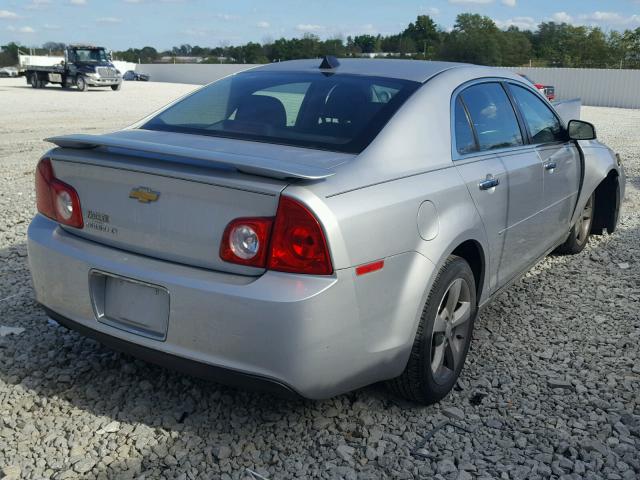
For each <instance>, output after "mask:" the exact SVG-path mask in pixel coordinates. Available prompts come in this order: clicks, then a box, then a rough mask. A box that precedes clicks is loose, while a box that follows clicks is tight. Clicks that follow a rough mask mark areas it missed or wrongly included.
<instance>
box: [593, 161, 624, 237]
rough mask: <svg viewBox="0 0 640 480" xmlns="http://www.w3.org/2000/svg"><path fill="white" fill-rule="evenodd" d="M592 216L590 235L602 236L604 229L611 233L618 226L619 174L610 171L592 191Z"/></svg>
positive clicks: (613, 170)
mask: <svg viewBox="0 0 640 480" xmlns="http://www.w3.org/2000/svg"><path fill="white" fill-rule="evenodd" d="M594 195H595V198H594V203H595V205H594V210H595V211H594V214H593V215H594V216H593V225H592V226H591V233H592V234H594V235H602V232H603V231H604V230H605V229H606V230H607V232H608V233H613V232H614V231H615V230H616V227H617V225H618V217H619V213H620V201H621V198H620V184H619V173H618V172H617V171H616V170H615V169H611V170H610V171H609V173H608V174H607V176H606V177H605V178H604V180H602V181H601V182H600V183H599V184H598V186H597V187H596V189H595V191H594Z"/></svg>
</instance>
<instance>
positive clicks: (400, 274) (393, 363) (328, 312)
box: [28, 215, 433, 399]
mask: <svg viewBox="0 0 640 480" xmlns="http://www.w3.org/2000/svg"><path fill="white" fill-rule="evenodd" d="M28 250H29V263H30V266H31V271H32V277H33V283H34V288H35V292H36V298H37V300H38V302H40V303H41V304H42V305H43V306H44V307H45V308H46V309H47V310H48V311H49V312H50V315H51V316H52V317H53V318H55V319H58V320H60V321H61V323H63V324H68V325H69V326H71V328H74V329H76V330H79V331H81V333H84V334H90V336H94V337H96V338H98V340H100V341H103V342H104V343H105V344H107V345H112V346H114V348H116V349H120V350H123V349H125V350H126V351H130V352H131V353H132V354H134V355H139V356H142V358H145V359H147V360H150V361H152V362H158V363H163V364H165V365H168V366H171V367H173V368H176V367H177V368H180V366H184V365H185V364H191V365H192V366H193V365H196V368H195V371H194V372H193V373H195V374H198V372H199V371H203V370H207V373H206V374H205V376H207V377H208V378H214V379H216V380H218V381H221V382H223V383H229V384H234V385H243V384H247V382H245V381H244V380H246V379H247V378H249V379H251V380H252V381H253V380H255V379H258V380H259V382H257V383H261V384H264V382H265V381H266V382H267V383H270V384H271V385H273V384H276V385H277V386H278V388H276V389H275V390H280V391H282V390H284V391H289V392H291V391H293V392H296V393H298V394H300V395H302V396H304V397H307V398H314V399H319V398H327V397H331V396H334V395H337V394H340V393H343V392H346V391H349V390H353V389H355V388H358V387H361V386H364V385H367V384H371V383H374V382H377V381H380V380H384V379H388V378H392V377H394V376H396V375H398V374H400V373H401V372H402V370H403V368H404V366H405V365H406V361H407V358H408V355H409V352H410V349H411V345H412V342H413V335H414V333H415V327H416V326H417V321H416V319H417V315H418V311H419V310H420V302H421V301H422V294H423V292H424V288H425V285H426V284H427V282H428V281H429V279H430V277H431V274H432V272H433V265H432V264H431V263H430V262H429V261H428V260H426V259H425V258H424V257H422V256H420V255H418V254H416V253H407V254H402V255H398V256H395V257H390V258H388V259H386V260H385V268H384V270H382V271H380V272H377V273H376V274H370V275H366V276H363V277H356V276H355V274H354V272H353V269H344V270H338V271H336V272H335V273H334V275H332V276H327V277H321V276H310V275H292V274H286V273H279V272H270V271H269V272H267V273H265V274H264V275H262V276H260V277H247V276H242V275H234V274H227V273H220V272H215V271H210V270H205V269H201V268H194V267H188V266H184V265H180V264H175V263H170V262H166V261H161V260H157V259H153V258H149V257H145V256H141V255H135V254H131V253H129V252H125V251H122V250H118V249H114V248H111V247H107V246H104V245H101V244H98V243H94V242H91V241H88V240H86V239H82V238H79V237H77V236H75V235H72V234H70V233H68V232H66V231H64V230H63V229H61V228H60V227H59V226H58V225H57V224H56V223H55V222H53V221H51V220H49V219H47V218H45V217H43V216H41V215H37V216H36V217H35V218H34V220H33V221H32V223H31V225H30V226H29V232H28ZM94 270H100V271H104V272H109V273H111V274H114V275H118V276H122V277H127V278H131V279H135V280H139V281H143V282H148V283H151V284H154V285H159V286H162V287H163V288H165V289H166V290H167V291H168V292H169V295H170V308H169V324H168V330H167V334H166V339H165V340H164V341H159V340H155V339H152V338H146V337H143V336H140V335H136V334H134V333H131V332H128V331H125V330H121V329H118V328H114V327H113V326H110V325H107V324H105V323H102V322H99V321H98V320H97V318H96V313H95V312H94V307H93V304H92V301H91V288H92V287H91V286H90V281H89V277H90V272H92V271H94ZM356 278H357V280H356ZM180 369H182V370H184V369H183V368H180ZM188 370H189V369H188V368H187V371H188ZM223 371H224V374H221V372H223ZM234 376H235V377H236V378H235V380H234V378H233V377H234ZM249 384H251V382H249ZM272 388H273V387H269V388H268V389H269V390H271V389H272Z"/></svg>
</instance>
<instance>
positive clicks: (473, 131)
mask: <svg viewBox="0 0 640 480" xmlns="http://www.w3.org/2000/svg"><path fill="white" fill-rule="evenodd" d="M458 100H460V105H462V110H463V111H464V116H465V118H466V120H467V125H469V130H471V136H472V137H473V144H474V145H475V147H476V150H475V151H474V152H470V153H460V150H458V142H457V139H458V134H457V133H456V130H455V128H456V126H457V123H455V122H454V132H453V136H452V138H453V142H454V143H455V149H456V153H458V155H471V154H473V153H478V152H480V151H481V150H480V141H479V140H478V132H476V128H475V127H474V125H473V122H472V121H471V115H470V114H469V109H468V108H467V104H466V103H464V98H462V96H461V95H458V96H457V97H456V99H455V100H454V102H453V108H454V113H455V110H457V108H456V104H457V103H458Z"/></svg>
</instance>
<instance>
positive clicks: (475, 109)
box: [461, 82, 523, 151]
mask: <svg viewBox="0 0 640 480" xmlns="http://www.w3.org/2000/svg"><path fill="white" fill-rule="evenodd" d="M461 96H462V99H463V101H464V104H465V105H466V106H467V110H468V111H469V115H470V116H471V121H472V122H473V127H474V129H475V131H476V135H477V137H478V144H479V147H480V150H481V151H485V150H495V149H498V148H506V147H516V146H519V145H523V140H522V133H521V132H520V126H519V125H518V120H517V118H516V114H515V111H514V110H513V106H512V105H511V102H510V100H509V97H507V94H506V92H505V91H504V89H503V88H502V85H500V84H499V83H493V82H491V83H480V84H477V85H472V86H471V87H469V88H467V89H465V90H464V91H463V92H462V93H461Z"/></svg>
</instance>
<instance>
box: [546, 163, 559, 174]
mask: <svg viewBox="0 0 640 480" xmlns="http://www.w3.org/2000/svg"><path fill="white" fill-rule="evenodd" d="M557 166H558V165H557V164H556V162H547V163H545V164H544V169H545V170H550V171H551V172H553V171H554V170H555V169H556V167H557Z"/></svg>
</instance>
